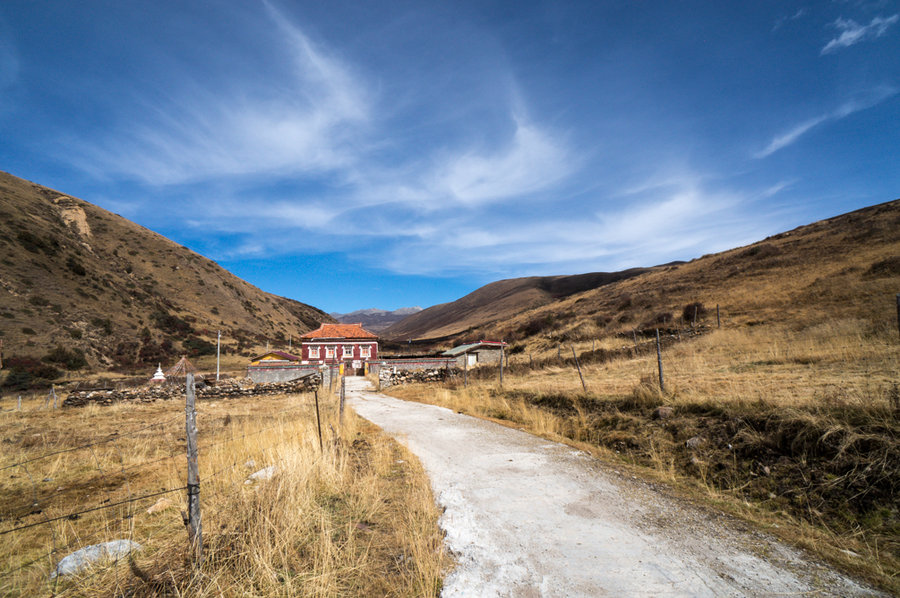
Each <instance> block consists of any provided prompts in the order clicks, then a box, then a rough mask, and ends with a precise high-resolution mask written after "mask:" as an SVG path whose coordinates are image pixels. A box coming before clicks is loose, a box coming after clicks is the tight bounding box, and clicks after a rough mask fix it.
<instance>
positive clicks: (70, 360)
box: [43, 345, 88, 370]
mask: <svg viewBox="0 0 900 598" xmlns="http://www.w3.org/2000/svg"><path fill="white" fill-rule="evenodd" d="M43 360H44V361H46V362H49V363H56V364H59V365H61V366H63V367H64V368H66V369H67V370H80V369H82V368H84V367H87V364H88V363H87V359H85V358H84V351H82V350H81V349H72V350H68V349H66V348H65V347H63V346H62V345H56V348H55V349H53V350H52V351H50V352H49V353H47V354H46V355H45V356H44V359H43Z"/></svg>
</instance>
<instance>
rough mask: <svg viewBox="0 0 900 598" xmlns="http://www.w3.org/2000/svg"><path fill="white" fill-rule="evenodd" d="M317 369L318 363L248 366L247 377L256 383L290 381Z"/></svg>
mask: <svg viewBox="0 0 900 598" xmlns="http://www.w3.org/2000/svg"><path fill="white" fill-rule="evenodd" d="M318 371H319V366H318V365H289V366H265V365H262V366H252V365H251V366H250V367H248V368H247V377H248V378H250V379H251V380H253V381H254V382H256V383H257V384H269V383H272V382H290V381H292V380H297V379H299V378H303V377H304V376H308V375H310V374H313V373H316V372H318Z"/></svg>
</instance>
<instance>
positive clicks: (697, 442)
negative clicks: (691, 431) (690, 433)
mask: <svg viewBox="0 0 900 598" xmlns="http://www.w3.org/2000/svg"><path fill="white" fill-rule="evenodd" d="M704 444H706V438H704V437H703V436H694V437H693V438H688V440H687V442H685V443H684V446H686V447H688V448H689V449H695V448H699V447H701V446H703V445H704Z"/></svg>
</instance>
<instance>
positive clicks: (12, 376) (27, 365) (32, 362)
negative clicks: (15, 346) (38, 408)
mask: <svg viewBox="0 0 900 598" xmlns="http://www.w3.org/2000/svg"><path fill="white" fill-rule="evenodd" d="M4 366H5V367H4V369H8V370H9V372H8V373H7V375H6V380H4V381H3V386H4V388H8V389H10V390H26V389H28V388H31V387H35V386H46V385H47V384H49V383H50V382H51V381H52V380H56V379H57V378H59V377H60V375H62V372H60V371H59V370H58V369H56V368H55V367H53V366H52V365H48V364H46V363H42V362H41V361H39V360H37V359H35V358H33V357H10V358H9V359H7V360H6V362H5V363H4Z"/></svg>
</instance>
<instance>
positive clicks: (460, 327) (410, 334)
mask: <svg viewBox="0 0 900 598" xmlns="http://www.w3.org/2000/svg"><path fill="white" fill-rule="evenodd" d="M647 271H649V269H648V268H633V269H631V270H625V271H623V272H612V273H610V272H591V273H588V274H577V275H574V276H531V277H528V278H512V279H508V280H500V281H498V282H492V283H491V284H488V285H485V286H483V287H481V288H480V289H477V290H475V291H473V292H472V293H469V294H468V295H466V296H465V297H463V298H461V299H457V300H456V301H453V302H451V303H443V304H440V305H435V306H432V307H429V308H428V309H426V310H423V311H420V312H419V313H416V314H413V315H411V316H409V317H407V318H404V319H403V320H401V321H400V322H398V323H396V324H394V325H393V326H391V327H389V328H388V329H386V330H385V331H384V332H383V333H382V336H384V337H385V338H389V339H394V340H406V339H422V338H439V337H443V336H449V335H454V334H458V333H460V332H463V331H466V330H467V329H470V328H473V327H477V326H483V325H485V324H486V323H489V322H493V321H495V320H505V319H508V318H511V317H514V316H515V315H516V314H519V313H521V312H522V311H524V310H528V309H532V308H535V307H539V306H542V305H547V304H552V303H555V302H557V301H559V300H561V299H562V298H565V297H568V296H570V295H573V294H575V293H579V292H582V291H585V290H588V289H594V288H598V287H602V286H604V285H608V284H611V283H613V282H616V281H620V280H625V279H627V278H631V277H633V276H637V275H639V274H642V273H644V272H647Z"/></svg>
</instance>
